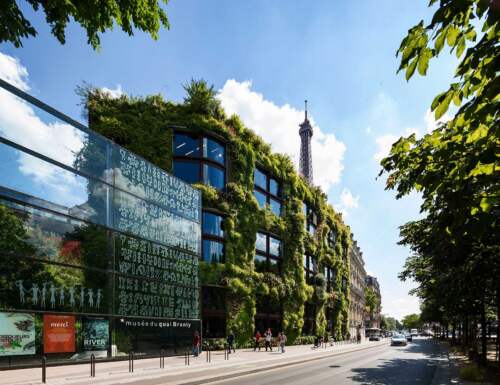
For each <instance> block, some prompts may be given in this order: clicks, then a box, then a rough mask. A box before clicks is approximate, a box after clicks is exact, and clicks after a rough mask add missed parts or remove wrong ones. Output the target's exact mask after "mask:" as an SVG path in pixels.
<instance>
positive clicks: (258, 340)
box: [253, 330, 261, 352]
mask: <svg viewBox="0 0 500 385" xmlns="http://www.w3.org/2000/svg"><path fill="white" fill-rule="evenodd" d="M260 337H261V335H260V333H259V331H258V330H257V332H256V333H255V336H254V340H255V346H254V347H253V351H254V352H255V351H256V350H257V348H259V352H260Z"/></svg>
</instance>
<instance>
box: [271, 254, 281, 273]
mask: <svg viewBox="0 0 500 385" xmlns="http://www.w3.org/2000/svg"><path fill="white" fill-rule="evenodd" d="M280 270H281V262H280V261H279V260H277V259H274V258H269V271H270V272H271V273H274V274H276V275H279V274H280Z"/></svg>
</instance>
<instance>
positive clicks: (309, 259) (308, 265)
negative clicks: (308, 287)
mask: <svg viewBox="0 0 500 385" xmlns="http://www.w3.org/2000/svg"><path fill="white" fill-rule="evenodd" d="M317 272H318V262H317V260H316V258H314V257H313V256H311V255H304V275H305V277H306V282H307V283H308V284H311V283H312V280H313V278H314V276H315V275H316V273H317Z"/></svg>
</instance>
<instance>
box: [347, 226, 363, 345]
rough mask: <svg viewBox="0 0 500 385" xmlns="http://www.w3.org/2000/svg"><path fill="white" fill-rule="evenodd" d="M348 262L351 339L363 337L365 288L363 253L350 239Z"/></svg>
mask: <svg viewBox="0 0 500 385" xmlns="http://www.w3.org/2000/svg"><path fill="white" fill-rule="evenodd" d="M349 260H350V282H349V285H350V291H349V333H350V336H351V338H356V337H357V336H358V335H360V336H361V338H363V337H364V336H365V330H364V329H365V322H364V321H365V320H364V315H365V306H366V304H365V287H366V271H365V262H364V260H363V253H362V251H361V249H360V248H359V245H358V243H357V242H356V241H355V240H354V239H352V234H351V248H350V250H349Z"/></svg>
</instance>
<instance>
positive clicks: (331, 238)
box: [327, 228, 337, 249]
mask: <svg viewBox="0 0 500 385" xmlns="http://www.w3.org/2000/svg"><path fill="white" fill-rule="evenodd" d="M327 240H328V246H330V247H331V248H332V249H334V248H335V242H337V231H336V230H335V229H334V228H331V229H330V231H328V238H327Z"/></svg>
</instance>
